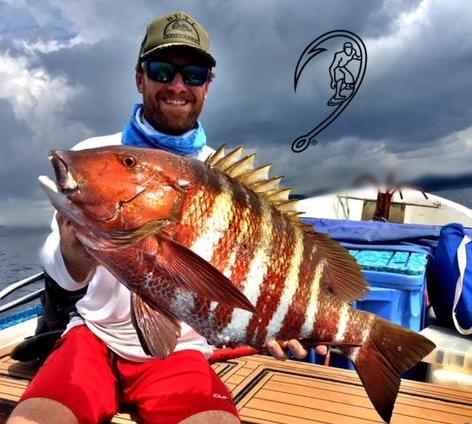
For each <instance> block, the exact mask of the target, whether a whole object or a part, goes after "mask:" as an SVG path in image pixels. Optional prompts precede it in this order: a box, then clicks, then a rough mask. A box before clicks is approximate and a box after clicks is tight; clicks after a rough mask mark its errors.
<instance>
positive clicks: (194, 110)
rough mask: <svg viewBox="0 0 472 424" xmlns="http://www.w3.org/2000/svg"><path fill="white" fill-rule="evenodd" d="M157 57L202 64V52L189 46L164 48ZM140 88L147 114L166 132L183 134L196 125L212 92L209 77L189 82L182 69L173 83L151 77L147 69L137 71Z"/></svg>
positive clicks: (174, 61) (153, 122)
mask: <svg viewBox="0 0 472 424" xmlns="http://www.w3.org/2000/svg"><path fill="white" fill-rule="evenodd" d="M153 59H158V60H163V61H165V62H170V63H173V64H175V65H179V66H183V65H202V64H203V63H202V58H201V56H200V55H199V54H198V53H196V52H194V51H192V50H188V49H185V48H173V49H168V50H164V51H162V52H161V53H160V54H159V56H155V57H153ZM136 85H137V87H138V91H139V92H140V93H141V94H142V95H143V104H144V117H145V118H146V120H147V121H148V122H149V123H150V124H151V125H152V126H153V127H154V128H156V129H157V130H159V131H162V132H164V133H166V134H175V135H178V134H182V133H184V132H186V131H189V130H191V129H192V128H194V126H195V123H196V121H197V119H198V117H199V116H200V113H201V111H202V108H203V104H204V103H205V99H206V97H207V95H208V87H209V81H207V82H205V83H204V84H203V85H201V86H189V85H187V84H185V83H184V81H183V80H182V75H180V73H178V74H177V75H176V76H175V77H174V79H173V80H172V81H171V82H169V83H162V82H157V81H153V80H151V79H149V77H148V76H147V75H146V73H145V72H138V73H137V74H136Z"/></svg>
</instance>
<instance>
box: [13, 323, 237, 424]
mask: <svg viewBox="0 0 472 424" xmlns="http://www.w3.org/2000/svg"><path fill="white" fill-rule="evenodd" d="M35 397H36V398H37V397H43V398H49V399H54V400H56V401H58V402H60V403H61V404H63V405H65V406H67V407H68V408H69V409H70V410H71V411H72V412H73V413H74V414H75V416H76V417H77V419H78V421H79V423H80V424H85V423H87V424H89V423H90V424H92V423H93V424H96V423H100V422H103V421H107V420H110V419H111V418H112V417H113V415H115V414H116V412H117V411H118V408H119V404H120V403H124V404H132V405H135V406H136V407H137V410H138V414H139V416H140V418H141V420H142V421H143V422H144V423H165V424H174V423H178V422H180V421H181V420H183V419H185V418H187V417H189V416H191V415H194V414H197V413H199V412H203V411H210V410H219V411H227V412H229V413H231V414H234V415H235V416H238V412H237V409H236V407H235V405H234V403H233V401H232V398H231V395H230V393H229V391H228V390H227V388H226V387H225V385H224V384H223V383H222V381H221V380H220V379H219V378H218V376H217V375H216V373H215V372H214V371H213V369H212V368H211V366H210V365H209V363H208V360H207V359H206V358H205V357H204V355H203V354H202V353H201V352H198V351H196V350H184V351H180V352H175V353H173V354H171V355H170V356H169V357H168V358H166V359H164V360H161V359H157V358H154V359H151V360H149V361H147V362H132V361H128V360H126V359H123V358H121V357H119V356H117V355H116V354H114V353H112V352H111V351H110V350H109V349H108V348H107V347H106V346H105V344H104V343H103V342H102V341H101V340H100V339H98V338H97V337H96V336H95V335H94V334H93V333H92V332H91V331H90V330H89V329H88V328H87V327H86V326H85V325H81V326H78V327H75V328H73V329H72V330H71V331H69V332H68V333H67V334H66V335H65V336H64V337H62V338H61V339H60V340H59V341H58V342H57V345H56V348H55V350H54V351H53V352H52V353H51V355H50V356H49V357H48V359H47V360H46V362H45V363H44V365H43V366H42V367H41V368H40V369H39V371H38V373H37V374H36V376H35V377H34V379H33V381H32V382H31V383H30V385H29V386H28V388H27V389H26V391H25V392H24V394H23V396H22V398H21V400H25V399H29V398H35Z"/></svg>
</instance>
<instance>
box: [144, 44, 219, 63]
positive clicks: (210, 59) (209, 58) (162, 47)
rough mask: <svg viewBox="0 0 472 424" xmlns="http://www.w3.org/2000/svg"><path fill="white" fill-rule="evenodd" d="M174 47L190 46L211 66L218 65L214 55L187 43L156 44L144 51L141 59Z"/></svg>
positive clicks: (189, 47)
mask: <svg viewBox="0 0 472 424" xmlns="http://www.w3.org/2000/svg"><path fill="white" fill-rule="evenodd" d="M172 47H185V48H188V49H190V50H193V51H196V52H198V53H199V54H200V55H202V56H203V58H205V59H206V60H207V61H208V64H209V65H210V66H216V60H215V59H214V57H213V56H212V55H211V54H210V53H208V52H206V51H205V50H203V49H200V48H198V47H195V46H190V45H188V44H185V43H167V44H162V45H160V46H156V47H154V48H152V49H151V50H149V51H147V52H146V53H143V54H142V55H141V56H140V59H141V60H144V59H147V58H148V57H151V56H152V55H153V54H155V53H157V52H159V51H162V50H165V49H169V48H172Z"/></svg>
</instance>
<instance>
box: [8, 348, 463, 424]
mask: <svg viewBox="0 0 472 424" xmlns="http://www.w3.org/2000/svg"><path fill="white" fill-rule="evenodd" d="M213 367H214V369H215V371H216V372H217V373H218V374H219V375H220V377H221V379H222V380H223V381H224V382H225V384H226V385H227V386H228V387H229V389H230V390H231V392H232V393H233V396H234V398H235V401H236V403H237V405H238V408H239V411H240V414H241V418H242V421H243V423H261V424H262V423H264V424H275V423H277V424H309V423H320V424H321V423H322V424H340V423H341V424H342V423H349V424H368V423H382V420H381V419H380V418H379V416H378V415H377V413H376V411H375V410H374V408H373V407H372V404H371V403H370V400H369V399H368V398H367V395H366V393H365V391H364V389H363V387H362V384H361V382H360V380H359V378H358V377H357V374H356V373H355V372H353V371H348V370H343V369H338V368H329V367H324V366H320V365H312V364H306V363H302V362H296V361H286V362H280V361H277V360H275V359H272V358H270V357H266V356H259V355H254V356H248V357H243V358H238V359H234V360H230V361H227V362H222V363H217V364H214V365H213ZM35 371H36V367H35V366H32V365H30V364H24V363H19V362H16V361H13V360H12V359H11V358H10V357H9V356H8V351H7V350H3V351H1V352H0V423H3V422H5V421H6V418H7V417H8V415H9V413H10V412H11V410H12V409H13V407H14V405H15V403H16V402H17V401H18V399H19V397H20V396H21V393H22V392H23V390H24V389H25V387H26V385H27V384H28V382H29V380H30V379H31V377H32V376H33V375H34V373H35ZM134 422H137V421H135V419H134V418H133V413H132V412H131V413H130V412H122V413H120V414H117V415H116V416H115V417H114V418H113V420H112V423H115V424H125V423H134ZM391 423H392V424H432V423H435V424H439V423H444V424H456V423H457V424H469V423H471V424H472V391H471V390H470V389H458V388H448V387H445V386H439V385H433V384H427V383H420V382H413V381H409V380H403V381H402V385H401V388H400V394H399V396H398V398H397V402H396V405H395V409H394V414H393V417H392V421H391Z"/></svg>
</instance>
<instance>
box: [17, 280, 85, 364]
mask: <svg viewBox="0 0 472 424" xmlns="http://www.w3.org/2000/svg"><path fill="white" fill-rule="evenodd" d="M86 291H87V287H84V288H82V289H80V290H77V291H68V290H64V289H63V288H62V287H60V286H59V285H58V284H57V283H56V282H55V281H54V280H53V279H52V278H51V277H50V276H49V275H48V274H46V273H45V278H44V292H43V293H42V294H41V304H42V305H43V315H42V316H41V317H40V318H39V321H38V326H37V327H36V331H35V335H34V336H31V337H27V338H26V339H25V340H24V341H23V342H21V343H20V344H18V345H17V346H16V347H15V348H14V349H13V350H12V352H11V353H10V356H11V357H12V358H13V359H15V360H17V361H22V362H29V361H34V360H36V361H39V362H41V363H42V362H44V361H45V359H46V358H47V356H48V355H49V353H51V351H52V349H53V347H54V344H55V343H56V341H57V340H58V339H59V338H60V337H61V334H62V333H63V332H64V330H65V328H66V326H67V323H68V322H69V321H70V319H71V318H72V317H73V316H74V315H77V309H76V307H75V304H76V303H77V302H78V301H79V300H80V299H81V298H82V297H83V296H84V294H85V293H86Z"/></svg>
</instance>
